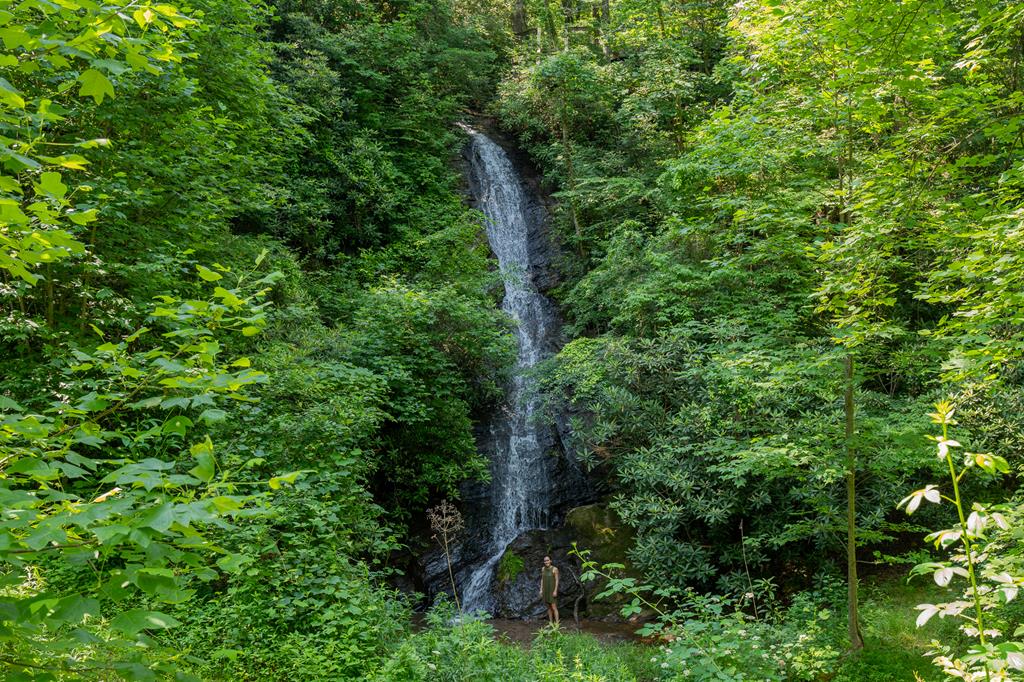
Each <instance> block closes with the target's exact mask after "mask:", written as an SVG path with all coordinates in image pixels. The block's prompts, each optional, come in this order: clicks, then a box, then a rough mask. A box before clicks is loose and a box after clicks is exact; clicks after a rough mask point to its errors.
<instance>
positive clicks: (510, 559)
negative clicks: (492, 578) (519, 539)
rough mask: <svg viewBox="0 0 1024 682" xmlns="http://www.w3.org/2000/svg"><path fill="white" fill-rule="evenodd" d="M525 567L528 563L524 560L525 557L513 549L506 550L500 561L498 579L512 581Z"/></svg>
mask: <svg viewBox="0 0 1024 682" xmlns="http://www.w3.org/2000/svg"><path fill="white" fill-rule="evenodd" d="M525 568H526V564H525V563H524V562H523V557H521V556H519V555H518V554H516V553H515V552H513V551H512V550H506V551H505V553H504V554H502V555H501V561H499V562H498V580H500V581H501V582H503V583H508V582H512V581H514V580H515V579H516V578H517V577H518V576H519V574H520V573H522V572H523V569H525Z"/></svg>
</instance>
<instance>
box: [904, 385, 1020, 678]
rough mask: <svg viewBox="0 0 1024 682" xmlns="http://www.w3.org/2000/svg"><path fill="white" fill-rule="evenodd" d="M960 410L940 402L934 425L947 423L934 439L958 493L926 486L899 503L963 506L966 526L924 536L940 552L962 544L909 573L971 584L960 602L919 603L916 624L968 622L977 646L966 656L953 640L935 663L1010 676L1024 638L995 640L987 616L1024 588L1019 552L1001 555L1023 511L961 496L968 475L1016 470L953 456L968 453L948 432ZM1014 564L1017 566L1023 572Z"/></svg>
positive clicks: (967, 674)
mask: <svg viewBox="0 0 1024 682" xmlns="http://www.w3.org/2000/svg"><path fill="white" fill-rule="evenodd" d="M954 412H955V410H954V408H953V405H952V404H951V403H949V402H947V401H943V402H940V403H938V404H936V406H935V412H934V413H932V414H931V415H930V416H931V418H932V422H934V423H936V424H940V425H941V427H942V435H941V436H929V438H930V439H931V440H933V441H935V444H936V447H937V449H938V456H939V460H940V461H943V462H944V463H945V464H946V465H947V466H948V468H949V479H950V485H951V488H952V490H951V491H950V492H947V493H943V492H942V491H941V490H940V489H939V487H938V486H936V485H927V486H925V487H924V488H923V489H921V490H917V491H915V492H913V493H911V494H910V495H908V496H907V497H905V498H903V500H902V501H901V502H900V504H899V506H901V507H903V506H906V511H907V513H908V514H912V513H914V512H915V511H916V510H917V508H918V507H920V506H921V504H922V502H924V501H927V502H931V503H934V504H942V503H943V502H948V503H950V504H952V505H953V506H954V507H955V508H956V511H957V516H958V518H959V525H957V526H955V527H953V528H949V529H945V530H938V531H935V532H934V533H931V534H930V535H928V537H926V538H925V540H926V541H929V542H934V544H935V548H936V549H940V548H941V549H944V550H951V549H952V548H954V547H955V548H956V550H955V551H953V554H952V556H951V558H950V560H949V561H939V562H934V561H930V562H926V563H923V564H918V565H917V566H915V567H914V569H913V570H912V571H911V573H910V575H911V577H913V576H916V575H928V574H930V575H931V576H932V577H933V578H934V580H935V583H936V584H937V585H940V586H942V587H945V586H947V585H949V584H950V583H951V582H952V580H953V579H954V578H955V577H957V576H959V577H962V578H965V579H966V580H967V581H968V582H969V588H968V589H967V590H966V591H965V593H964V595H963V597H962V598H961V599H958V600H955V601H952V602H947V603H942V604H919V605H918V606H917V609H918V610H919V611H920V612H921V613H920V615H919V616H918V618H917V625H918V627H921V626H922V625H924V624H925V623H927V622H928V621H929V620H931V618H932V617H934V616H935V615H936V614H938V615H940V617H943V618H944V617H946V616H951V617H953V618H958V619H962V620H963V621H965V624H964V625H962V627H961V629H962V631H963V632H964V634H966V635H967V637H968V638H969V639H970V640H974V639H977V644H973V643H972V645H971V646H969V647H967V651H966V653H960V651H958V649H959V647H956V648H955V647H954V646H953V645H951V644H950V643H948V642H947V643H942V644H939V645H937V646H936V649H937V650H936V651H935V652H933V653H936V654H938V656H937V657H936V658H935V659H934V663H935V664H936V665H938V666H939V667H941V668H942V669H943V671H944V672H945V673H946V674H947V675H949V676H951V677H959V678H968V679H982V678H990V679H991V678H995V679H1007V678H1008V677H1009V676H1010V675H1011V672H1010V671H1011V670H1022V669H1024V643H1021V642H1020V641H1002V642H999V643H998V644H996V643H994V642H993V641H992V640H993V639H995V638H998V637H1000V636H1001V635H1002V634H1003V632H1002V630H1001V629H999V628H998V627H996V626H994V625H993V624H992V622H991V620H989V619H988V618H986V616H985V614H986V613H989V612H992V611H995V610H996V609H998V608H999V607H1000V606H1002V605H1005V604H1008V603H1009V602H1011V601H1013V600H1014V599H1016V597H1017V594H1018V592H1019V591H1020V588H1021V586H1022V585H1024V578H1021V577H1020V574H1019V570H1020V565H1019V557H1018V556H1017V553H1016V552H1009V553H1008V554H1007V556H1005V557H1001V556H1000V555H1001V554H1002V553H1003V547H1004V546H1005V545H1004V542H1005V541H1006V539H1007V538H1008V537H1012V536H1014V535H1016V532H1015V531H1013V530H1012V529H1013V527H1012V526H1011V525H1010V521H1011V520H1013V521H1016V520H1017V515H1018V514H1019V509H1018V508H1016V507H1010V506H1006V505H985V504H981V503H978V502H975V503H974V504H972V505H971V506H970V507H968V505H967V502H966V500H965V499H964V498H963V497H962V496H961V482H962V480H963V478H964V477H965V476H966V475H967V473H968V472H973V471H979V470H980V472H983V473H982V474H981V475H984V474H988V475H990V476H996V475H1002V474H1008V473H1010V466H1009V463H1008V462H1007V461H1006V460H1005V459H1004V458H1003V457H1001V456H999V455H993V454H990V453H974V452H964V455H963V459H962V464H961V463H960V462H961V458H960V457H959V456H956V458H955V460H954V453H958V452H961V451H960V450H958V449H957V448H960V447H962V445H961V443H960V442H959V441H956V440H953V439H951V438H950V437H949V427H950V426H951V425H955V424H956V423H957V422H956V420H954V419H953V413H954ZM950 493H951V495H952V496H951V495H950ZM968 512H969V513H968ZM1007 514H1009V518H1008V516H1007ZM990 537H991V539H990ZM960 547H962V548H963V553H961V552H960V549H959V548H960ZM1007 569H1010V570H1014V571H1015V572H1017V575H1013V574H1011V573H1010V572H1009V571H1008V570H1007ZM972 607H973V608H972ZM997 613H998V612H997ZM997 618H998V620H999V621H1002V622H1001V623H1000V624H1001V625H1003V626H1004V627H1005V626H1006V625H1007V621H1006V618H1005V616H1004V617H1003V618H999V617H998V616H995V617H994V618H993V619H992V620H996V619H997ZM1011 622H1012V621H1011ZM1021 632H1024V629H1022V628H1018V629H1017V630H1016V631H1014V632H1013V635H1012V636H1014V637H1016V636H1019V634H1021Z"/></svg>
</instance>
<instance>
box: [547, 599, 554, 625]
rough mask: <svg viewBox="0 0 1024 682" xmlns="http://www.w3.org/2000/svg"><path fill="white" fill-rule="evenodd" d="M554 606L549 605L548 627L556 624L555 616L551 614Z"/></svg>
mask: <svg viewBox="0 0 1024 682" xmlns="http://www.w3.org/2000/svg"><path fill="white" fill-rule="evenodd" d="M552 606H553V605H552V604H548V625H550V624H551V623H553V622H554V614H552V612H551V607H552Z"/></svg>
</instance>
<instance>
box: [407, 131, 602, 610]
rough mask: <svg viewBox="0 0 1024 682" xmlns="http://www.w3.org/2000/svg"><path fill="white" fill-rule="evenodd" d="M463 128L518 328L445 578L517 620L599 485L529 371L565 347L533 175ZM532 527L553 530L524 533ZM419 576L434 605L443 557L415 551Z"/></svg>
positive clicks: (505, 305)
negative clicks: (546, 561)
mask: <svg viewBox="0 0 1024 682" xmlns="http://www.w3.org/2000/svg"><path fill="white" fill-rule="evenodd" d="M468 132H469V133H470V143H469V144H467V146H466V147H465V151H464V159H465V162H466V178H467V181H468V184H469V190H470V191H469V197H470V200H471V203H472V205H473V206H474V207H476V208H479V209H480V210H481V211H482V212H483V213H484V215H485V217H486V219H485V221H484V222H485V228H486V232H487V237H488V242H489V243H490V245H491V249H492V251H493V253H494V254H495V256H496V260H497V262H498V264H499V267H500V269H501V272H502V274H503V280H504V285H505V297H504V299H503V301H502V309H503V310H504V311H505V312H506V313H508V314H509V317H510V318H511V319H512V320H513V321H514V322H515V323H516V329H515V334H516V339H517V345H518V358H517V363H516V372H515V373H514V375H513V377H512V379H511V380H510V382H509V385H508V386H507V391H508V393H507V395H508V397H507V399H506V401H505V404H502V405H499V406H497V407H496V409H494V410H493V411H492V413H491V414H490V415H489V417H488V419H486V420H485V422H484V423H483V424H481V425H480V427H479V428H478V429H477V434H476V435H477V443H478V444H479V447H480V450H481V452H482V454H484V455H485V456H486V457H487V458H488V459H489V460H490V470H491V478H492V482H491V483H490V484H486V485H485V484H479V483H468V484H466V485H464V486H463V487H462V490H461V502H460V507H461V509H462V513H463V517H464V519H465V530H464V532H463V533H462V535H461V537H460V538H459V539H458V541H457V542H456V543H455V544H454V545H453V546H452V550H451V563H452V566H451V573H452V574H454V578H455V580H454V582H455V584H456V586H457V588H458V591H459V593H460V596H462V597H464V601H465V603H466V606H467V607H468V608H469V609H471V610H472V609H478V608H479V609H485V610H489V611H491V612H492V613H495V614H496V615H497V614H501V615H503V616H505V617H521V616H526V615H530V614H532V613H534V612H536V611H537V610H538V609H539V610H540V611H541V612H543V611H544V609H543V606H542V605H541V604H540V600H539V598H538V597H537V595H533V597H530V596H529V594H527V592H528V590H526V589H525V587H524V586H525V584H526V583H525V582H524V581H525V580H526V578H525V575H526V574H528V573H530V572H532V573H536V571H538V570H539V566H540V565H541V559H543V556H544V554H545V553H546V552H548V551H551V552H556V554H557V553H558V552H561V554H558V556H559V561H560V562H561V561H562V560H563V559H565V558H566V557H567V554H566V553H567V552H568V549H569V547H570V544H571V541H567V537H568V536H566V535H565V534H564V533H561V534H560V531H559V530H558V529H559V528H560V527H561V525H562V523H563V521H564V519H565V515H566V513H567V512H568V511H569V509H571V508H573V507H576V506H578V505H580V504H584V503H586V502H589V501H592V500H594V499H595V498H596V492H595V488H594V486H593V485H592V483H591V482H590V480H589V478H588V476H587V475H586V473H585V472H584V471H583V468H582V467H581V466H580V464H579V462H578V461H577V460H576V458H575V457H574V456H572V455H569V454H567V451H568V449H567V448H566V447H565V446H564V443H565V442H567V441H566V438H567V437H568V430H567V429H568V427H567V422H568V419H567V417H566V416H565V415H556V416H555V417H554V419H551V417H550V415H546V414H544V410H543V409H542V404H541V401H540V400H539V398H538V397H537V391H536V384H535V380H534V379H533V378H532V376H531V374H530V372H531V370H532V369H533V367H534V366H535V365H536V364H537V363H539V362H542V361H543V360H544V359H545V358H548V357H551V356H552V355H553V354H555V353H557V352H558V350H559V349H560V347H561V345H562V342H563V338H562V332H561V320H560V316H559V311H558V309H557V307H556V306H555V305H554V304H553V303H552V302H551V301H550V299H548V298H547V297H546V296H545V295H544V293H543V292H545V291H547V290H549V289H550V288H551V287H553V286H554V285H555V284H556V283H557V280H556V276H555V271H554V268H553V263H554V261H555V259H556V257H557V249H556V247H555V245H554V243H553V240H552V238H551V234H550V223H549V220H548V210H547V206H546V204H545V199H544V197H543V194H542V192H540V191H539V182H538V179H537V175H536V173H534V172H532V170H531V169H530V168H529V167H528V164H527V162H526V161H525V160H524V159H523V158H522V157H521V156H520V155H519V154H517V153H516V152H515V150H514V149H512V148H509V147H508V146H507V145H506V144H503V143H502V141H501V139H500V136H492V134H490V133H488V134H487V135H484V134H482V133H478V132H476V131H472V130H470V131H468ZM537 528H541V529H555V530H543V531H540V530H537V531H535V530H532V529H537ZM509 543H511V545H510V544H509ZM517 543H518V544H517ZM507 547H508V548H509V550H510V551H511V554H510V553H509V552H507V551H504V550H505V549H506V548H507ZM515 547H519V550H521V551H522V552H523V553H524V554H522V556H521V559H522V562H521V563H523V565H524V568H525V570H519V571H511V570H509V569H510V566H512V565H513V564H514V563H515V562H514V558H516V557H520V554H519V552H518V551H517V550H516V549H515ZM538 553H539V554H538ZM552 559H555V556H552ZM509 562H512V563H509ZM575 572H576V573H577V574H578V570H576V571H575ZM419 574H420V580H419V581H417V582H418V583H419V584H422V585H423V588H424V590H425V592H426V593H427V598H428V599H429V600H430V601H433V600H434V598H435V596H436V595H438V594H439V593H441V592H448V593H451V591H452V586H451V583H452V579H451V576H450V575H449V568H448V562H447V559H446V557H445V556H444V555H443V553H442V552H441V551H440V550H436V549H435V550H431V551H429V552H427V553H426V554H425V555H424V556H422V557H420V560H419ZM513 574H514V575H513ZM563 577H568V576H563ZM537 579H538V580H539V578H537ZM566 587H568V585H566ZM576 589H578V587H577V588H576ZM533 591H534V592H535V591H536V589H534V590H533Z"/></svg>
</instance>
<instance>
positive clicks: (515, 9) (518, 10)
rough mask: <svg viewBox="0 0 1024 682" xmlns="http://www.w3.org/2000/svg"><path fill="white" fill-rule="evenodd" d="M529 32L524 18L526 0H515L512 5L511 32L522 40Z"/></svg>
mask: <svg viewBox="0 0 1024 682" xmlns="http://www.w3.org/2000/svg"><path fill="white" fill-rule="evenodd" d="M529 32H530V26H529V24H528V23H527V18H526V0H515V4H514V5H513V6H512V33H514V34H515V35H516V37H517V38H519V39H520V40H523V39H524V38H525V37H526V35H527V34H528V33H529Z"/></svg>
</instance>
